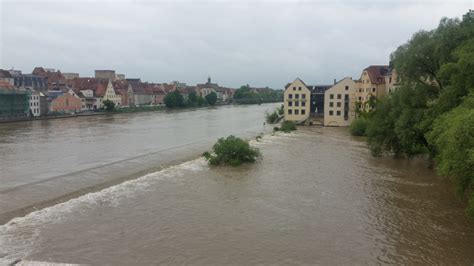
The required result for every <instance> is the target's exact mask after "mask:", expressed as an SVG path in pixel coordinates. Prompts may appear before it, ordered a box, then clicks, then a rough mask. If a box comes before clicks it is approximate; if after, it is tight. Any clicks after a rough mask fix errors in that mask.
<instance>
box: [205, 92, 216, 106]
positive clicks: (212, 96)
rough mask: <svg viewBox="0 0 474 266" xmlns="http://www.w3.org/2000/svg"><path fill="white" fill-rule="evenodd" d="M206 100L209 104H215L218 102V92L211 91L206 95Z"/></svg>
mask: <svg viewBox="0 0 474 266" xmlns="http://www.w3.org/2000/svg"><path fill="white" fill-rule="evenodd" d="M206 101H207V103H208V104H209V105H214V104H216V102H217V94H216V93H215V92H211V93H209V94H208V95H206Z"/></svg>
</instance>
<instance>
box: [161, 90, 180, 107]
mask: <svg viewBox="0 0 474 266" xmlns="http://www.w3.org/2000/svg"><path fill="white" fill-rule="evenodd" d="M164 101H165V105H166V107H168V108H176V107H184V106H185V104H184V97H183V95H181V93H179V91H177V90H175V91H173V92H170V93H168V94H166V96H165V99H164Z"/></svg>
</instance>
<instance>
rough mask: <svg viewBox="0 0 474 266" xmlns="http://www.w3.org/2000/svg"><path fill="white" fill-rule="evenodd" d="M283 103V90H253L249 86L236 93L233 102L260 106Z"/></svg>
mask: <svg viewBox="0 0 474 266" xmlns="http://www.w3.org/2000/svg"><path fill="white" fill-rule="evenodd" d="M282 101H283V90H272V89H253V88H250V87H249V86H248V85H245V86H241V87H240V88H239V89H237V90H236V91H235V94H234V98H233V102H234V103H238V104H259V103H273V102H282Z"/></svg>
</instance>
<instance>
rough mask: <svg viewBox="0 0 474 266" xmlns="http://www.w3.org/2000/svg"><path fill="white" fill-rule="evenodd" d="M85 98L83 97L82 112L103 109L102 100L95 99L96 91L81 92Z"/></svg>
mask: <svg viewBox="0 0 474 266" xmlns="http://www.w3.org/2000/svg"><path fill="white" fill-rule="evenodd" d="M81 93H82V95H83V96H84V97H81V101H82V106H81V111H93V110H97V109H100V108H102V106H103V105H102V98H100V97H94V91H93V90H91V89H87V90H81Z"/></svg>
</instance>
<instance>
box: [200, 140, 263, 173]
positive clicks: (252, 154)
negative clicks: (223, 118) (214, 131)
mask: <svg viewBox="0 0 474 266" xmlns="http://www.w3.org/2000/svg"><path fill="white" fill-rule="evenodd" d="M212 149H213V153H212V154H211V153H209V152H205V153H204V154H203V156H204V157H205V158H206V160H207V161H208V162H209V164H211V165H219V164H230V165H232V166H238V165H241V164H242V163H246V162H251V163H252V162H255V161H256V159H257V158H258V157H259V156H260V151H259V150H258V149H257V148H254V147H251V146H250V145H249V144H248V143H247V142H246V141H244V140H242V139H240V138H237V137H235V136H229V137H227V138H220V139H219V140H218V141H217V143H216V144H214V146H213V147H212Z"/></svg>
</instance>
